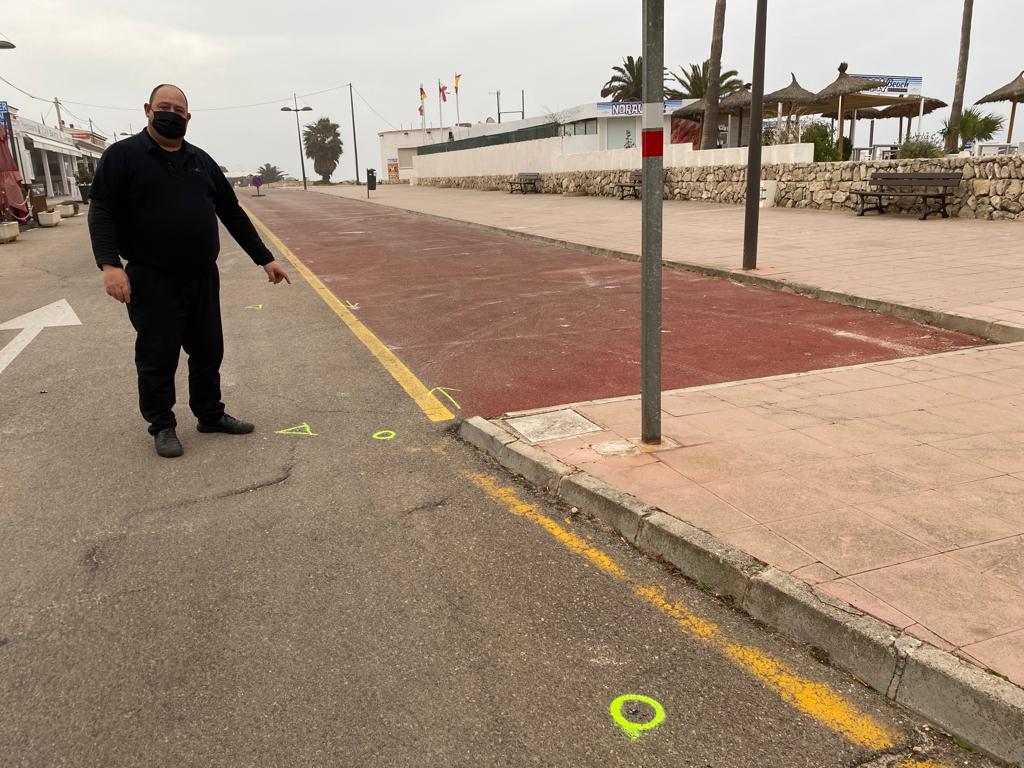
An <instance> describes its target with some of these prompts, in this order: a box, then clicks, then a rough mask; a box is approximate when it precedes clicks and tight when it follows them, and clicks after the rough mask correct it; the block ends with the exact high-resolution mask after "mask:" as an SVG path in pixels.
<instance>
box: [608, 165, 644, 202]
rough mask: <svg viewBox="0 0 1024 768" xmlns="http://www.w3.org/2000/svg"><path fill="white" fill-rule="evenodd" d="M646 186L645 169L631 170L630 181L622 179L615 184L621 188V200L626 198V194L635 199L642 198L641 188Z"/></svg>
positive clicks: (617, 187) (618, 188)
mask: <svg viewBox="0 0 1024 768" xmlns="http://www.w3.org/2000/svg"><path fill="white" fill-rule="evenodd" d="M643 186H644V172H643V171H630V172H629V181H620V182H618V183H617V184H616V185H615V188H616V189H617V190H619V200H625V199H626V195H629V196H630V197H632V198H633V199H635V200H639V199H640V190H641V189H643Z"/></svg>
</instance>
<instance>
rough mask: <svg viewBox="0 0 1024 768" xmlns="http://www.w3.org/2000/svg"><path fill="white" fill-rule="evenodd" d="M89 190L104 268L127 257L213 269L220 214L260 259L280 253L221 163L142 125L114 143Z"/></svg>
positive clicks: (168, 266)
mask: <svg viewBox="0 0 1024 768" xmlns="http://www.w3.org/2000/svg"><path fill="white" fill-rule="evenodd" d="M89 198H90V200H91V201H92V204H91V205H90V206H89V232H90V235H91V237H92V248H93V254H94V255H95V257H96V264H97V266H99V267H100V268H101V269H102V268H103V265H104V264H112V265H114V266H118V267H120V266H121V259H122V258H123V259H126V260H128V261H130V262H136V263H139V264H145V265H147V266H150V267H153V268H154V269H158V270H160V271H162V272H168V273H172V274H182V275H187V274H193V273H195V272H197V271H202V270H206V269H209V267H210V266H211V265H213V264H214V263H215V262H216V261H217V254H218V253H219V252H220V237H219V234H218V229H217V219H218V218H219V219H220V220H221V221H222V222H223V223H224V226H225V227H226V228H227V230H228V232H230V233H231V236H232V237H234V238H235V240H237V241H238V244H239V245H240V246H242V248H243V249H244V250H245V252H246V253H247V254H249V257H250V258H251V259H252V260H253V261H254V262H256V263H257V264H259V265H263V264H268V263H269V262H271V261H273V260H274V256H273V255H272V254H271V253H270V251H269V250H267V247H266V246H265V245H264V244H263V241H262V240H260V236H259V234H257V232H256V228H255V227H253V225H252V222H251V221H250V220H249V217H248V216H246V215H245V211H243V210H242V208H241V206H239V204H238V198H237V197H235V192H234V190H233V189H232V188H231V185H230V184H229V183H228V180H227V179H226V178H224V174H223V173H222V172H221V170H220V168H219V167H218V166H217V164H216V163H215V162H213V159H212V158H211V157H210V156H209V155H208V154H206V153H205V152H204V151H203V150H201V149H199V147H195V146H193V145H191V144H189V143H188V142H182V145H181V149H179V150H178V151H177V152H168V151H167V150H165V149H163V148H161V147H160V145H159V144H157V143H156V142H155V141H154V140H153V138H152V137H151V136H150V135H149V133H148V132H147V131H146V130H145V129H143V130H142V132H141V133H138V134H136V135H135V136H132V137H130V138H127V139H124V140H122V141H119V142H117V143H115V144H113V145H111V146H110V147H108V148H107V150H106V151H105V152H104V153H103V157H101V158H100V162H99V165H97V167H96V175H95V178H94V179H93V182H92V190H91V191H90V193H89Z"/></svg>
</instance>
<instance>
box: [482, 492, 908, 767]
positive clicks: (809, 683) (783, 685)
mask: <svg viewBox="0 0 1024 768" xmlns="http://www.w3.org/2000/svg"><path fill="white" fill-rule="evenodd" d="M462 474H463V476H464V477H466V478H467V479H469V480H470V481H471V482H473V483H474V484H475V485H477V486H478V487H479V488H481V489H482V490H483V491H484V493H486V494H487V495H488V496H489V497H490V498H492V499H494V500H495V501H498V502H500V503H502V504H503V505H504V506H505V507H506V508H507V509H508V510H509V511H510V512H512V513H513V514H516V515H519V516H521V517H525V518H527V519H528V520H532V521H533V522H535V523H537V524H538V525H539V526H540V527H541V528H543V529H544V530H546V531H547V532H548V533H550V534H551V535H552V536H554V537H555V538H556V539H557V540H558V541H560V542H561V543H562V544H564V545H565V546H566V547H567V548H568V549H569V550H570V551H572V552H574V553H576V554H578V555H581V556H582V557H584V558H586V559H587V560H589V561H590V562H591V563H593V564H594V565H596V566H597V567H598V568H599V569H600V570H601V571H603V572H604V573H606V574H608V575H609V576H613V577H614V578H616V579H620V580H622V581H625V582H627V583H628V584H629V585H630V586H632V588H633V593H634V594H635V595H636V596H637V597H639V598H640V599H641V600H643V601H644V602H646V603H647V604H648V605H651V606H653V607H654V608H657V609H658V610H659V611H661V612H662V613H663V614H665V615H666V616H668V617H669V618H671V619H672V620H673V621H674V622H675V624H676V626H677V627H679V628H680V629H681V630H683V631H684V632H685V633H686V634H687V635H689V636H690V637H692V638H694V639H695V640H699V641H701V642H705V643H707V644H708V645H710V646H712V647H713V648H716V649H717V650H718V651H720V652H721V653H722V654H723V655H724V656H725V657H726V658H727V659H729V660H730V661H732V662H733V663H734V664H736V666H738V667H739V668H740V669H742V670H744V671H745V672H747V673H748V674H749V675H751V676H752V677H754V678H755V679H757V680H758V681H760V682H761V683H762V684H763V685H764V686H765V687H767V688H768V689H769V690H772V691H774V692H775V693H776V694H778V695H779V697H780V698H781V699H782V700H783V701H785V702H786V703H787V704H789V705H790V706H792V707H794V708H795V709H797V710H799V711H800V712H803V713H804V714H805V715H807V716H808V717H811V718H813V719H814V720H816V721H817V722H819V723H820V724H822V725H824V726H826V727H827V728H829V729H831V730H833V731H835V732H836V733H839V734H840V735H841V736H843V737H844V738H846V739H847V740H848V741H850V742H852V743H854V744H857V745H859V746H861V747H864V748H866V749H872V750H879V749H891V748H892V747H893V746H894V745H895V744H896V741H897V736H896V735H895V734H894V733H893V732H892V731H890V730H889V729H888V728H886V726H885V725H883V724H882V723H880V722H879V721H878V720H876V719H875V718H873V717H871V716H870V715H868V714H865V713H863V712H861V711H860V710H859V709H857V707H855V706H854V705H853V704H852V703H850V702H849V701H847V700H846V699H844V698H843V697H842V696H841V695H840V694H838V693H836V692H835V691H834V690H832V688H830V687H829V686H828V685H825V684H824V683H817V682H814V681H813V680H809V679H807V678H805V677H802V676H801V675H800V674H799V673H798V672H796V671H795V670H794V669H792V668H791V667H790V666H789V665H787V664H786V663H785V662H783V661H780V660H778V659H776V658H774V657H773V656H771V655H770V654H768V653H765V652H764V651H762V650H760V649H758V648H754V647H751V646H748V645H742V644H740V643H737V642H734V641H733V640H731V639H729V638H728V637H726V636H725V635H724V634H723V632H722V630H721V628H719V627H718V625H716V624H714V623H712V622H710V621H708V620H707V619H703V618H701V617H699V616H695V615H694V614H693V613H691V612H690V610H689V609H688V608H687V607H686V606H685V605H683V604H682V603H678V602H670V601H669V600H668V599H667V598H666V597H665V593H664V591H663V590H662V589H661V587H658V586H652V585H647V584H642V583H641V582H639V581H637V580H636V579H634V578H633V577H632V576H630V575H629V574H628V573H626V572H625V571H624V570H623V569H622V568H621V567H620V566H619V565H617V564H616V563H615V562H614V561H613V560H612V559H611V558H610V557H609V556H608V555H606V554H605V553H604V552H602V551H601V550H599V549H597V548H596V547H594V546H592V545H591V544H588V543H587V542H586V541H585V540H584V539H582V538H580V537H579V536H577V535H576V534H574V533H572V532H570V531H567V530H566V529H565V528H563V527H562V526H561V525H559V524H558V523H557V522H555V521H554V520H552V519H551V518H549V517H548V516H547V515H545V514H543V513H542V512H541V510H540V508H539V507H537V506H536V505H535V504H530V503H529V502H525V501H523V500H522V499H520V498H519V496H518V494H517V493H516V491H515V489H514V488H509V487H506V486H501V485H499V484H498V483H497V482H496V481H495V480H494V479H493V478H491V477H490V476H488V475H486V474H484V473H481V472H463V473H462Z"/></svg>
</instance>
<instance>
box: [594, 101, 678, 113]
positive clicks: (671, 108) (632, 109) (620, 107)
mask: <svg viewBox="0 0 1024 768" xmlns="http://www.w3.org/2000/svg"><path fill="white" fill-rule="evenodd" d="M595 106H596V107H597V114H598V115H599V116H600V117H643V116H644V103H643V102H642V101H601V102H598V103H597V104H595ZM681 106H683V102H682V101H680V100H679V99H670V100H668V101H666V102H665V114H666V115H671V114H672V113H673V112H675V111H676V110H677V109H679V108H680V107H681Z"/></svg>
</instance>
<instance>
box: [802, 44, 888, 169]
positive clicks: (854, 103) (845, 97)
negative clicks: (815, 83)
mask: <svg viewBox="0 0 1024 768" xmlns="http://www.w3.org/2000/svg"><path fill="white" fill-rule="evenodd" d="M848 68H849V65H848V64H847V63H846V62H845V61H844V62H843V63H842V64H840V65H839V76H838V77H837V78H836V79H835V80H834V81H833V82H832V83H831V84H830V85H829V86H827V87H826V88H823V89H822V90H820V91H818V93H817V94H816V95H815V101H816V104H815V107H816V108H820V109H821V111H822V112H836V113H837V114H838V115H839V132H838V136H839V139H838V148H839V153H840V154H839V157H840V158H842V151H843V118H844V117H845V114H846V113H845V111H844V107H845V109H866V108H868V107H879V106H882V105H885V104H892V103H893V102H894V101H895V99H894V98H893V97H891V96H881V95H879V94H874V93H865V91H873V90H875V89H877V88H885V86H886V82H885V80H869V79H867V78H865V77H854V76H853V75H848V74H846V70H847V69H848Z"/></svg>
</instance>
